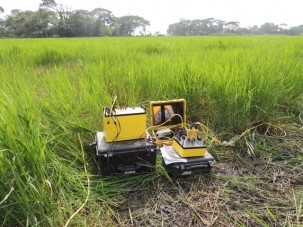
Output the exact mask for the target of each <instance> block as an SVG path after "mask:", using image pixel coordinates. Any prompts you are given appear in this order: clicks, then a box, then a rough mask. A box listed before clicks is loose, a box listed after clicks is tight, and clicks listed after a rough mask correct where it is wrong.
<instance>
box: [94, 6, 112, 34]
mask: <svg viewBox="0 0 303 227" xmlns="http://www.w3.org/2000/svg"><path fill="white" fill-rule="evenodd" d="M91 15H92V17H93V18H94V28H93V35H94V36H109V35H111V34H112V30H113V28H114V25H115V22H116V21H117V18H116V17H115V16H114V15H113V13H112V12H111V11H110V10H107V9H103V8H96V9H94V10H92V11H91Z"/></svg>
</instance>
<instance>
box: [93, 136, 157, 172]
mask: <svg viewBox="0 0 303 227" xmlns="http://www.w3.org/2000/svg"><path fill="white" fill-rule="evenodd" d="M94 145H95V146H96V155H95V160H96V162H97V164H98V167H99V174H100V175H114V174H131V173H142V172H151V171H153V170H154V166H155V164H156V157H157V150H158V149H157V146H156V144H155V143H152V142H149V141H147V140H146V139H145V138H143V139H136V140H128V141H118V142H112V143H108V142H106V141H105V136H104V133H103V132H97V134H96V135H95V143H94Z"/></svg>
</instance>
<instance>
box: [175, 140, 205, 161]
mask: <svg viewBox="0 0 303 227" xmlns="http://www.w3.org/2000/svg"><path fill="white" fill-rule="evenodd" d="M173 147H174V149H175V150H176V151H177V153H178V154H179V155H180V156H181V157H183V158H189V157H199V156H204V155H205V153H206V150H207V148H206V147H201V148H187V149H184V148H183V147H182V146H180V144H179V143H178V142H177V141H175V140H174V141H173Z"/></svg>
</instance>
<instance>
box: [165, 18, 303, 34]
mask: <svg viewBox="0 0 303 227" xmlns="http://www.w3.org/2000/svg"><path fill="white" fill-rule="evenodd" d="M167 33H168V34H169V35H175V36H199V35H212V34H237V35H241V34H242V35H245V34H254V35H258V34H285V35H300V34H302V33H303V25H299V26H296V27H288V26H287V24H279V25H278V24H274V23H264V24H262V25H261V26H258V25H254V26H252V27H241V26H240V22H238V21H229V22H226V21H223V20H217V19H215V18H207V19H196V20H184V19H181V20H180V21H179V22H178V23H174V24H171V25H169V27H168V30H167Z"/></svg>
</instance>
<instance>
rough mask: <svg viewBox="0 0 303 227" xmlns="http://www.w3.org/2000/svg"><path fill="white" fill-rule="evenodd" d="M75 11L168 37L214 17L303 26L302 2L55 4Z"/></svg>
mask: <svg viewBox="0 0 303 227" xmlns="http://www.w3.org/2000/svg"><path fill="white" fill-rule="evenodd" d="M41 2H42V0H1V1H0V6H2V7H3V8H4V10H5V14H9V13H10V11H11V10H12V9H20V10H37V9H38V7H39V4H40V3H41ZM56 2H60V3H64V5H67V6H69V7H70V8H71V9H72V10H76V9H87V10H92V9H94V8H97V7H100V8H105V9H108V10H110V11H112V12H113V14H114V15H115V16H117V17H119V16H125V15H138V16H141V17H143V18H145V19H147V20H149V21H150V22H151V27H150V28H149V30H150V31H151V32H155V31H160V32H162V33H165V32H166V30H167V28H168V25H169V24H172V23H176V22H178V21H180V19H181V18H184V19H205V18H209V17H214V18H216V19H220V20H224V21H239V22H240V26H242V27H244V26H253V25H261V24H263V23H265V22H273V23H276V24H281V23H286V24H288V25H289V26H297V25H300V24H303V13H302V10H303V0H200V1H199V0H70V1H68V0H65V1H64V0H56Z"/></svg>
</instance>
